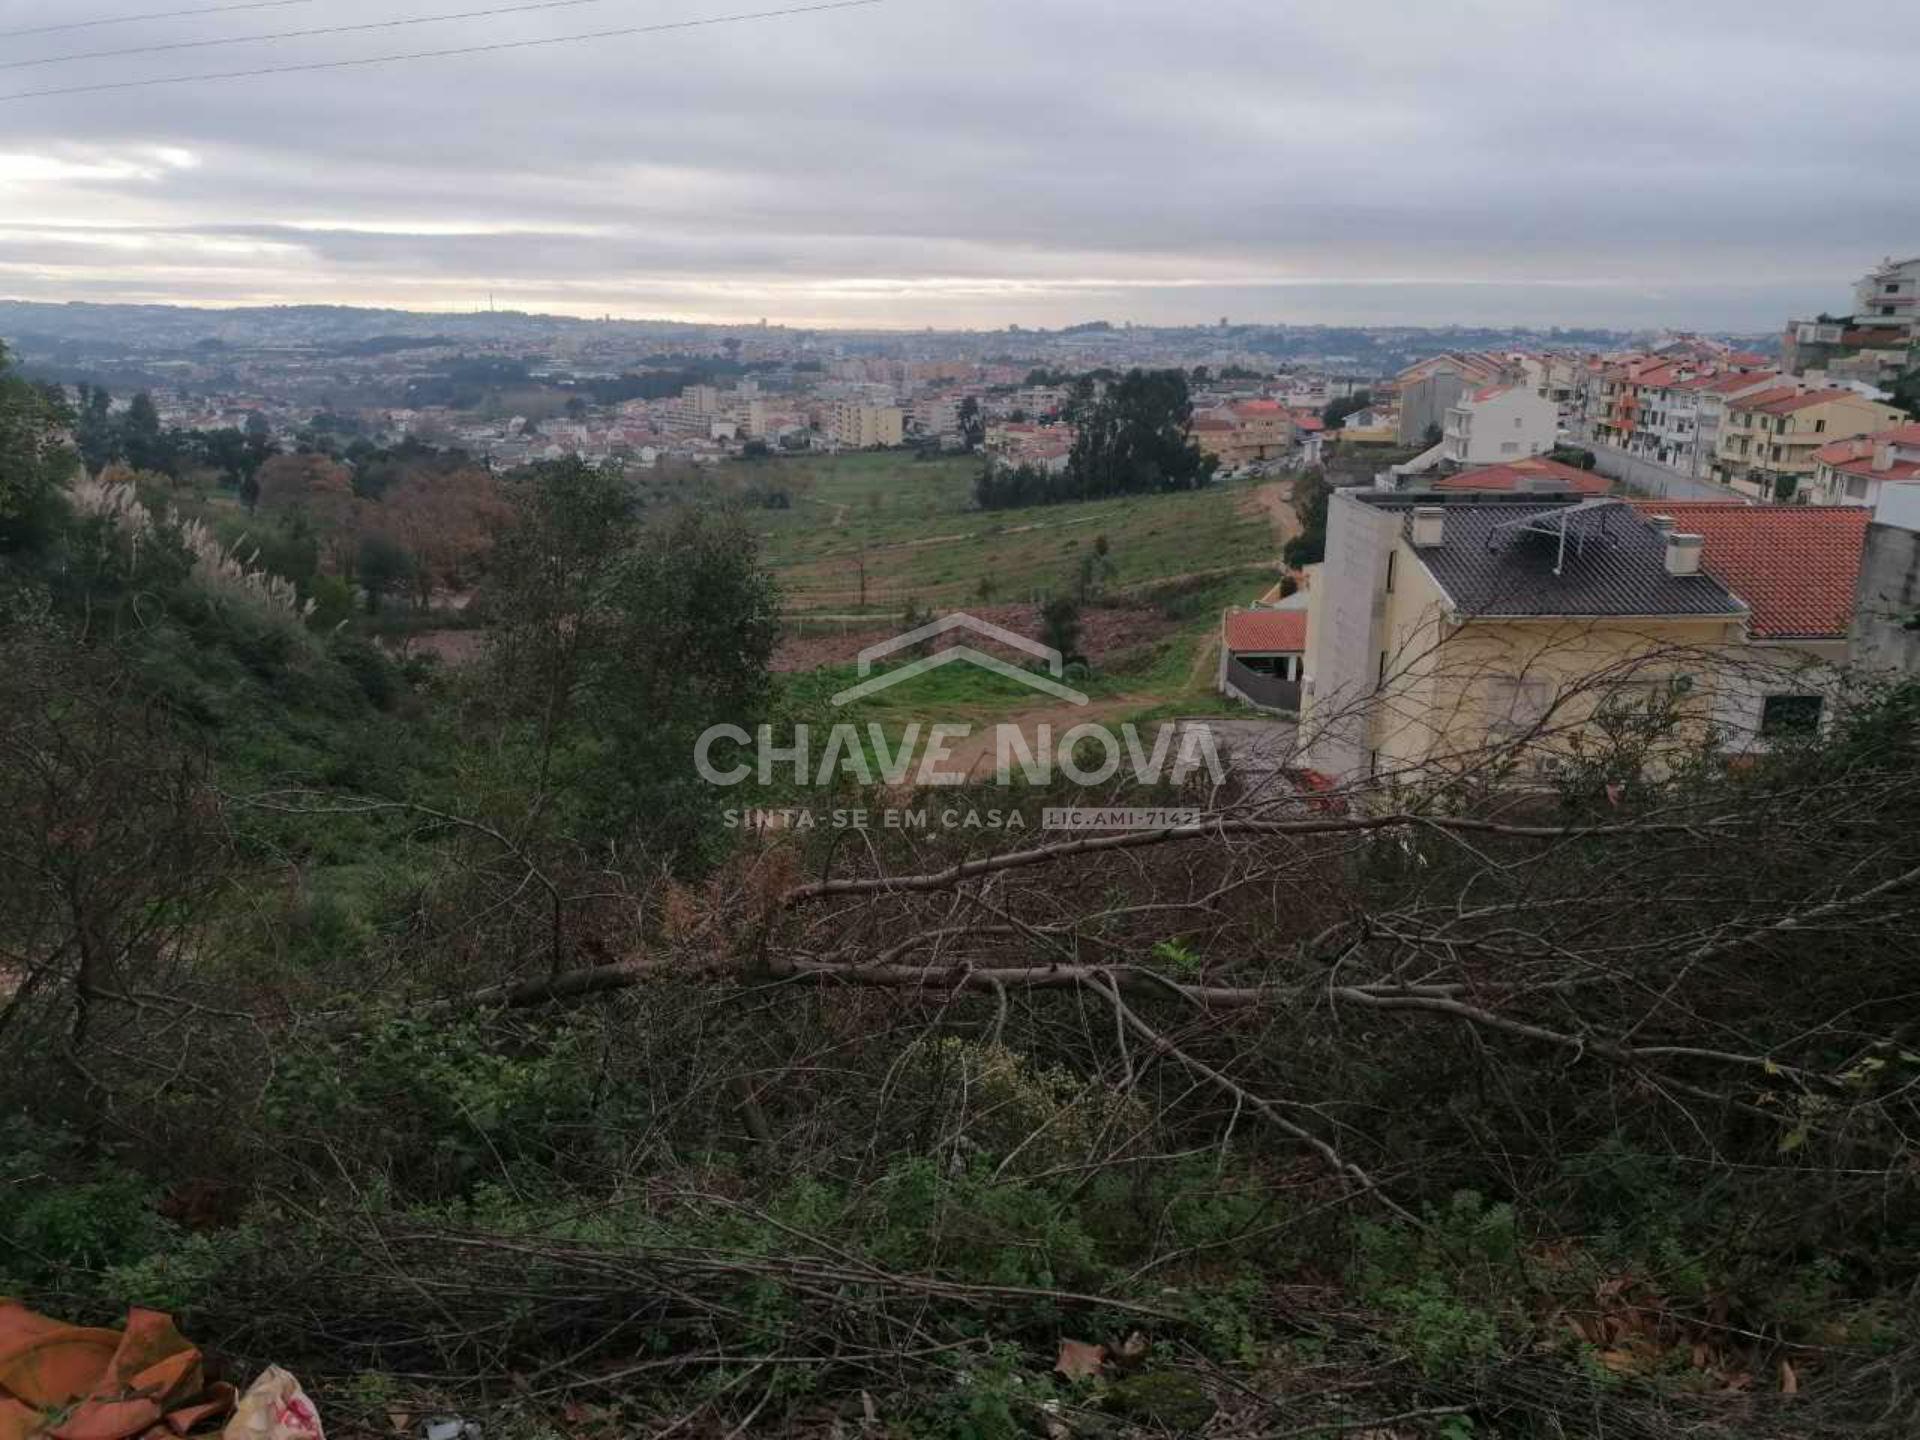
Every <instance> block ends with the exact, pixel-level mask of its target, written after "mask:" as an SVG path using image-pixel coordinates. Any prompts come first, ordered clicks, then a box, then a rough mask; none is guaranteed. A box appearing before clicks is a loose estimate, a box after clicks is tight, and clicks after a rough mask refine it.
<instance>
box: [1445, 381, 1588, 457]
mask: <svg viewBox="0 0 1920 1440" xmlns="http://www.w3.org/2000/svg"><path fill="white" fill-rule="evenodd" d="M1559 420H1560V413H1559V409H1558V407H1556V406H1555V405H1554V403H1553V402H1552V401H1550V400H1548V399H1546V398H1545V397H1544V396H1542V395H1539V394H1537V393H1536V392H1535V391H1532V390H1529V389H1526V388H1525V387H1523V386H1519V385H1490V386H1487V387H1486V388H1484V389H1481V390H1476V391H1473V392H1472V393H1470V394H1467V395H1463V396H1462V397H1461V398H1460V399H1459V400H1458V401H1456V402H1455V403H1454V404H1453V405H1452V406H1451V407H1450V408H1449V409H1448V411H1447V418H1446V424H1445V426H1444V427H1443V429H1442V433H1441V442H1440V443H1441V446H1442V450H1441V458H1442V459H1444V460H1446V461H1447V462H1448V463H1450V464H1453V465H1463V466H1464V465H1493V464H1497V463H1498V462H1500V461H1502V460H1516V459H1520V458H1522V457H1525V456H1528V455H1540V454H1544V453H1545V452H1546V451H1548V450H1551V449H1552V448H1553V445H1554V440H1555V438H1556V435H1557V433H1558V430H1559Z"/></svg>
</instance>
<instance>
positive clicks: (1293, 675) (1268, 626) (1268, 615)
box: [1219, 591, 1307, 710]
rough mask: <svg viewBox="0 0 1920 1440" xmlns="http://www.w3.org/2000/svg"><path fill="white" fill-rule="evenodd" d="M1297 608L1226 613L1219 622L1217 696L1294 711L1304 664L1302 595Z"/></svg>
mask: <svg viewBox="0 0 1920 1440" xmlns="http://www.w3.org/2000/svg"><path fill="white" fill-rule="evenodd" d="M1294 598H1295V599H1296V600H1298V601H1299V602H1300V603H1298V604H1289V603H1287V602H1284V601H1283V602H1282V604H1281V606H1280V607H1277V608H1272V609H1264V608H1256V609H1250V610H1229V611H1227V612H1226V613H1225V614H1224V615H1223V616H1222V617H1221V620H1220V673H1219V686H1220V693H1221V694H1223V695H1228V696H1231V697H1233V698H1234V699H1236V700H1242V701H1245V702H1246V703H1247V704H1249V705H1257V706H1259V707H1261V708H1262V709H1266V710H1298V709H1299V708H1300V677H1301V674H1302V671H1303V668H1304V666H1305V663H1306V650H1307V607H1306V604H1305V599H1306V593H1305V592H1304V591H1303V592H1301V593H1300V594H1299V595H1298V596H1296V597H1294Z"/></svg>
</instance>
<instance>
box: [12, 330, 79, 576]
mask: <svg viewBox="0 0 1920 1440" xmlns="http://www.w3.org/2000/svg"><path fill="white" fill-rule="evenodd" d="M72 423H73V416H72V414H71V413H70V412H69V410H68V408H67V405H66V402H65V400H64V399H62V398H61V397H60V396H59V395H58V394H57V393H50V392H48V391H46V390H43V389H42V388H40V387H39V386H36V385H31V384H29V383H28V382H27V381H25V380H22V379H21V378H20V377H19V376H17V375H15V374H13V373H12V371H11V368H10V365H9V362H8V359H7V350H6V346H5V345H0V556H4V555H6V554H7V553H8V552H9V551H34V550H39V549H42V548H44V547H45V546H46V545H47V544H48V543H49V542H50V540H51V538H52V535H53V532H54V529H55V526H56V524H57V521H58V517H59V512H60V509H61V505H60V498H59V487H60V485H61V483H62V482H63V481H64V480H66V478H67V477H68V475H69V474H70V473H71V472H72V471H73V469H74V463H75V462H74V455H73V451H72V450H70V449H69V448H68V447H67V443H66V439H65V436H64V434H63V432H64V430H65V429H66V427H67V426H69V425H71V424H72Z"/></svg>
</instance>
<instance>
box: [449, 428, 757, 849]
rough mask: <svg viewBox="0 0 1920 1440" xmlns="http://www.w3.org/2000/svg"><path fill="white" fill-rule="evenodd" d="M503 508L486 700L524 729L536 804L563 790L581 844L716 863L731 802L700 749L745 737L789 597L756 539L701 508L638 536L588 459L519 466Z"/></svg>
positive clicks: (619, 484)
mask: <svg viewBox="0 0 1920 1440" xmlns="http://www.w3.org/2000/svg"><path fill="white" fill-rule="evenodd" d="M507 500H508V503H509V505H510V507H511V518H510V519H509V520H508V521H507V523H506V524H505V526H504V527H503V529H502V531H501V534H500V537H499V541H498V543H497V545H496V547H495V549H494V553H493V558H492V564H491V574H490V578H489V583H488V589H487V594H486V603H487V608H488V610H489V612H490V613H491V614H492V616H493V617H494V628H493V630H492V634H491V639H492V642H493V643H492V651H491V662H490V669H491V674H492V678H493V684H492V686H491V690H492V693H493V695H494V696H495V697H496V698H497V700H498V701H499V703H501V704H503V705H505V706H506V707H507V708H508V710H509V712H510V713H511V714H513V715H516V716H518V717H519V718H521V719H522V720H524V721H525V722H526V723H527V724H528V727H529V731H528V741H527V743H528V744H529V745H530V746H531V748H532V751H533V754H532V756H531V757H530V759H531V764H530V765H529V766H528V767H527V768H528V773H529V775H530V777H531V790H532V796H531V803H532V804H534V805H535V806H536V808H538V807H544V806H546V805H548V804H550V803H551V802H552V800H553V797H554V796H555V795H557V794H561V793H568V794H570V795H571V798H572V801H573V803H574V804H575V805H577V806H579V807H580V808H579V813H578V814H577V815H576V816H575V817H574V818H575V820H576V821H577V824H578V826H579V827H580V830H581V832H582V833H585V834H587V835H590V836H593V837H597V838H599V839H601V840H604V841H606V842H609V843H625V844H631V845H638V846H643V847H644V848H646V849H648V850H649V851H652V852H654V853H657V854H662V855H667V856H672V857H675V858H676V859H678V860H679V861H680V862H681V863H689V862H691V861H692V860H693V859H694V858H695V857H697V856H700V855H702V854H706V853H710V852H711V851H712V850H713V848H714V846H715V845H716V844H717V842H718V840H719V838H720V836H719V835H718V834H716V833H715V827H711V826H707V825H705V824H704V823H703V822H704V820H705V818H706V817H707V816H708V815H709V814H710V813H711V811H712V810H713V808H714V807H715V806H716V805H717V804H718V802H719V799H720V797H721V795H722V794H723V793H724V792H721V791H718V790H716V789H714V788H713V787H709V786H707V785H705V784H704V783H703V782H702V781H701V780H700V779H699V777H698V775H697V773H696V772H695V770H694V767H693V763H692V756H693V745H694V741H695V739H696V738H697V737H698V736H699V734H700V733H701V732H702V731H703V730H705V729H706V728H707V727H709V726H711V725H716V724H722V723H725V724H734V725H739V726H741V727H742V728H746V729H749V730H750V729H751V728H752V727H753V726H754V725H755V724H757V723H758V722H759V720H760V718H761V717H762V716H763V714H764V713H765V710H766V707H767V704H768V701H769V697H770V694H771V680H770V666H771V664H772V658H773V647H774V643H775V641H776V639H777V636H778V629H779V603H778V597H777V594H776V592H775V590H774V588H773V584H772V582H771V580H769V579H768V577H767V576H766V575H765V573H764V572H762V571H761V569H760V568H759V559H758V554H757V551H756V548H755V545H754V541H753V538H752V536H751V534H750V533H749V532H748V531H747V530H746V529H745V527H744V526H742V525H741V524H740V523H739V521H738V519H737V518H735V517H733V516H731V515H726V514H720V513H714V512H708V511H702V510H697V509H692V508H680V509H675V510H673V511H671V512H669V513H668V514H667V515H666V516H665V517H664V518H663V519H659V520H656V521H654V522H653V523H651V524H648V525H644V526H643V525H642V523H641V519H640V513H639V510H638V507H637V506H636V505H635V503H634V497H633V495H632V493H631V492H630V491H629V489H628V488H627V485H626V482H625V481H624V480H623V479H622V478H621V477H620V476H619V475H618V474H617V473H614V472H612V471H610V470H605V469H596V468H594V467H593V466H590V465H588V464H586V463H585V462H584V461H582V460H579V459H578V458H572V459H567V460H560V461H554V462H551V463H549V464H545V465H536V466H530V467H528V468H527V469H526V470H524V471H522V472H519V473H518V474H517V475H516V476H515V477H514V478H513V480H512V481H511V482H510V484H509V486H508V490H507ZM580 766H587V767H590V773H591V776H592V779H591V781H590V782H588V781H587V780H586V779H585V778H584V774H582V773H576V770H577V767H580Z"/></svg>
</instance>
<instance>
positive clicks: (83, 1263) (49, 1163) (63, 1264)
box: [0, 1116, 171, 1295]
mask: <svg viewBox="0 0 1920 1440" xmlns="http://www.w3.org/2000/svg"><path fill="white" fill-rule="evenodd" d="M86 1148H87V1147H85V1146H84V1145H83V1144H82V1143H81V1142H80V1140H79V1139H78V1137H76V1136H73V1135H71V1134H67V1133H65V1132H62V1131H59V1130H54V1129H49V1128H46V1127H42V1126H38V1125H35V1124H33V1123H32V1122H31V1121H29V1120H27V1119H25V1118H24V1117H18V1116H16V1117H11V1118H7V1119H4V1120H0V1295H6V1294H31V1293H34V1292H38V1291H53V1290H61V1289H66V1288H71V1287H76V1286H78V1287H81V1288H84V1287H85V1285H86V1284H87V1281H88V1277H89V1276H91V1275H93V1274H96V1273H98V1272H100V1271H104V1270H106V1269H108V1268H110V1267H113V1266H117V1265H123V1264H127V1263H129V1262H132V1261H135V1260H138V1259H139V1258H140V1257H142V1256H144V1255H146V1254H148V1253H150V1252H152V1251H154V1250H156V1249H158V1248H159V1247H160V1246H161V1245H162V1244H164V1243H165V1242H166V1241H167V1240H168V1239H169V1237H170V1235H171V1230H170V1227H168V1226H167V1225H166V1223H165V1222H164V1221H162V1220H160V1219H159V1217H158V1216H156V1215H155V1214H154V1213H153V1211H152V1209H151V1204H152V1201H153V1199H154V1193H153V1187H152V1185H151V1184H150V1183H149V1182H148V1181H146V1180H145V1179H143V1178H142V1177H140V1176H139V1175H137V1174H135V1173H134V1172H132V1171H131V1170H128V1169H125V1168H122V1167H121V1166H119V1165H117V1164H115V1163H114V1162H113V1161H112V1160H110V1159H102V1158H89V1157H88V1156H87V1153H86Z"/></svg>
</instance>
